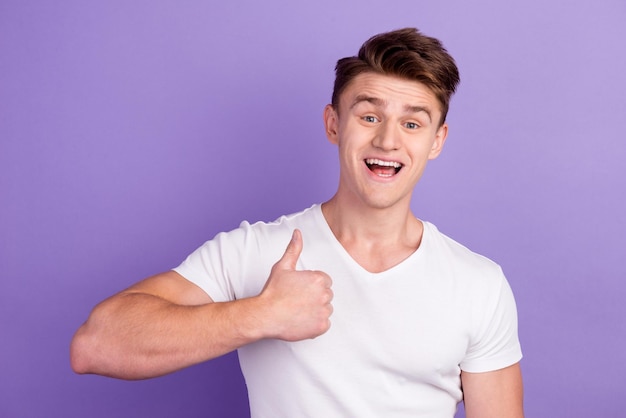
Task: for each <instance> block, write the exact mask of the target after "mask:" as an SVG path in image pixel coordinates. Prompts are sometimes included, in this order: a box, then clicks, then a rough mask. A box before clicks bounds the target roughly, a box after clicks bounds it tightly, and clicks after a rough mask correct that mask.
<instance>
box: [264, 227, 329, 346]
mask: <svg viewBox="0 0 626 418" xmlns="http://www.w3.org/2000/svg"><path fill="white" fill-rule="evenodd" d="M302 245H303V244H302V233H301V232H300V231H299V230H297V229H296V230H295V231H294V232H293V235H292V237H291V241H290V242H289V245H288V246H287V249H286V250H285V253H284V254H283V256H282V258H281V259H280V260H278V261H277V262H276V264H274V266H273V267H272V271H271V273H270V277H269V279H268V280H267V282H266V283H265V286H264V287H263V290H262V291H261V294H260V295H259V296H258V297H259V299H260V300H263V301H265V303H263V304H262V306H263V311H264V312H263V313H264V316H265V317H266V318H267V319H268V322H267V323H266V325H267V326H268V330H269V332H268V334H269V337H270V338H278V339H281V340H286V341H299V340H304V339H307V338H315V337H317V336H319V335H321V334H323V333H325V332H326V331H328V329H329V328H330V320H329V317H330V315H331V314H332V311H333V308H332V305H331V304H330V302H331V300H332V298H333V292H332V290H331V284H332V281H331V279H330V276H328V275H327V274H326V273H324V272H321V271H313V270H296V263H297V262H298V258H299V257H300V253H302Z"/></svg>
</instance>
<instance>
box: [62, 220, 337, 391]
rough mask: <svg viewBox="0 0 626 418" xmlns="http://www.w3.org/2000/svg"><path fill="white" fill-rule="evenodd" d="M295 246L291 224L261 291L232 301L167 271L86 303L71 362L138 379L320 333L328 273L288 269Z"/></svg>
mask: <svg viewBox="0 0 626 418" xmlns="http://www.w3.org/2000/svg"><path fill="white" fill-rule="evenodd" d="M301 250H302V237H301V234H300V232H299V231H298V232H296V233H294V237H293V239H292V241H291V242H290V244H289V246H288V247H287V250H286V251H285V254H284V255H283V257H282V258H281V260H279V261H278V262H277V263H276V264H275V265H274V267H273V268H272V272H271V274H270V277H269V279H268V281H267V283H266V285H265V287H264V289H263V291H262V292H261V294H260V295H258V296H256V297H251V298H246V299H240V300H237V301H233V302H220V303H215V302H213V301H212V300H211V298H210V297H209V296H208V295H207V294H206V293H205V292H204V291H203V290H202V289H200V288H199V287H197V286H196V285H195V284H193V283H191V282H189V281H188V280H186V279H185V278H183V277H182V276H180V275H179V274H178V273H176V272H173V271H170V272H166V273H162V274H159V275H156V276H153V277H151V278H149V279H146V280H144V281H142V282H139V283H137V284H136V285H134V286H132V287H131V288H129V289H127V290H125V291H123V292H120V293H118V294H117V295H114V296H112V297H111V298H109V299H107V300H105V301H104V302H102V303H100V304H99V305H97V306H96V307H95V308H94V310H93V311H92V313H91V315H90V316H89V318H88V320H87V322H85V324H83V325H82V326H81V327H80V328H79V329H78V331H77V332H76V334H75V336H74V338H73V340H72V344H71V348H70V357H71V363H72V368H73V369H74V370H75V371H76V372H77V373H96V374H102V375H106V376H112V377H118V378H123V379H144V378H149V377H155V376H159V375H163V374H166V373H170V372H173V371H175V370H179V369H181V368H184V367H187V366H190V365H193V364H196V363H199V362H202V361H205V360H209V359H212V358H215V357H218V356H220V355H223V354H226V353H228V352H230V351H233V350H235V349H237V348H239V347H241V346H242V345H245V344H249V343H251V342H254V341H257V340H260V339H263V338H280V339H285V340H291V341H293V340H301V339H306V338H314V337H316V336H318V335H320V334H322V333H324V332H326V330H327V329H328V327H329V326H330V323H329V320H328V318H329V316H330V314H331V313H332V306H331V305H330V301H331V299H332V291H331V289H330V285H331V282H330V278H329V277H328V276H327V275H326V274H324V273H321V272H314V271H296V270H295V265H296V261H297V259H298V257H299V255H300V252H301Z"/></svg>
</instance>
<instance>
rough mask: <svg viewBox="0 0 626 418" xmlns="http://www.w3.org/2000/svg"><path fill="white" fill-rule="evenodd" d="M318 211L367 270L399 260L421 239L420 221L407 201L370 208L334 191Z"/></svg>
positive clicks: (389, 265) (379, 267)
mask: <svg viewBox="0 0 626 418" xmlns="http://www.w3.org/2000/svg"><path fill="white" fill-rule="evenodd" d="M322 213H323V214H324V217H325V219H326V222H327V223H328V225H329V226H330V229H331V230H332V232H333V234H334V235H335V237H336V238H337V240H338V241H339V242H340V243H341V245H342V246H343V247H344V248H345V249H346V251H348V253H349V254H350V255H351V256H352V258H354V259H355V260H356V261H357V262H358V263H359V264H360V265H361V266H362V267H363V268H365V269H366V270H368V271H371V272H380V271H384V270H387V269H389V268H390V267H393V266H394V265H396V264H398V263H400V262H401V261H402V260H404V259H405V258H407V257H408V256H409V255H411V254H412V253H413V252H415V250H417V248H418V247H419V244H420V242H421V238H422V231H423V225H422V223H421V222H420V221H419V220H418V219H417V218H416V217H415V216H414V215H413V213H412V212H411V209H410V206H409V204H408V203H407V204H404V205H401V204H397V205H393V206H390V207H386V208H372V207H367V206H365V205H358V204H356V205H355V204H350V202H344V201H342V199H341V197H340V196H339V195H335V196H334V197H333V198H332V199H330V200H329V201H328V202H326V203H324V204H323V205H322Z"/></svg>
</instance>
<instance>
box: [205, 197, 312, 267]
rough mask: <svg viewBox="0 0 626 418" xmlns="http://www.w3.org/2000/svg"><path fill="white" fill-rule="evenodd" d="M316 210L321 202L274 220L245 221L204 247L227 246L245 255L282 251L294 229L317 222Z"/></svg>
mask: <svg viewBox="0 0 626 418" xmlns="http://www.w3.org/2000/svg"><path fill="white" fill-rule="evenodd" d="M317 212H320V209H319V205H313V206H311V207H309V208H307V209H304V210H302V211H300V212H296V213H291V214H288V215H283V216H280V217H279V218H277V219H275V220H274V221H270V222H266V221H257V222H252V223H251V222H249V221H243V222H241V224H240V225H239V227H238V228H235V229H233V230H230V231H226V232H220V233H218V234H217V235H216V236H215V237H213V238H212V239H211V240H209V241H207V242H206V243H205V244H204V246H213V245H218V246H221V247H227V248H229V249H230V251H233V252H235V253H241V254H238V255H239V256H244V255H246V254H248V255H249V254H250V253H251V252H252V253H254V252H255V249H256V250H261V249H262V250H263V251H264V252H267V251H268V250H269V249H270V248H272V247H274V246H276V247H277V251H278V250H280V251H281V254H282V251H283V250H284V247H285V246H286V245H287V243H288V242H289V240H290V239H291V234H292V233H293V230H294V229H307V228H311V226H312V225H314V224H315V222H316V221H317Z"/></svg>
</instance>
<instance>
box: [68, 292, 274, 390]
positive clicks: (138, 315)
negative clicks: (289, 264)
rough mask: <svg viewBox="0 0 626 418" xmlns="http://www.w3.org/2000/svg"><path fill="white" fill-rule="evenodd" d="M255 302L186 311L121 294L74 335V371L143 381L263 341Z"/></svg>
mask: <svg viewBox="0 0 626 418" xmlns="http://www.w3.org/2000/svg"><path fill="white" fill-rule="evenodd" d="M255 302H256V301H255V299H254V298H250V299H242V300H238V301H235V302H226V303H207V304H203V305H196V306H185V305H177V304H173V303H171V302H168V301H166V300H164V299H161V298H159V297H156V296H152V295H149V294H143V293H122V294H119V295H116V296H114V297H112V298H110V299H108V300H106V301H104V302H103V303H101V304H100V305H98V306H97V307H96V308H95V309H94V311H93V312H92V314H91V315H90V317H89V319H88V320H87V322H86V323H85V324H84V325H83V326H81V327H80V329H79V330H78V332H77V333H76V335H75V336H74V339H73V341H72V345H71V358H72V367H73V368H74V370H75V371H77V372H78V373H96V374H101V375H106V376H111V377H117V378H122V379H143V378H149V377H155V376H160V375H163V374H167V373H170V372H173V371H175V370H179V369H181V368H184V367H188V366H190V365H193V364H197V363H200V362H202V361H206V360H209V359H212V358H215V357H218V356H221V355H223V354H226V353H228V352H230V351H233V350H235V349H237V348H239V347H240V346H242V345H245V344H248V343H251V342H253V341H256V340H258V339H260V338H262V337H263V334H262V327H261V326H260V324H258V323H256V322H258V319H257V318H258V315H255V314H254V312H255V309H256V307H255ZM257 310H258V309H257Z"/></svg>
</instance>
